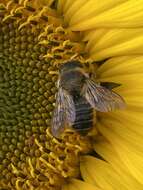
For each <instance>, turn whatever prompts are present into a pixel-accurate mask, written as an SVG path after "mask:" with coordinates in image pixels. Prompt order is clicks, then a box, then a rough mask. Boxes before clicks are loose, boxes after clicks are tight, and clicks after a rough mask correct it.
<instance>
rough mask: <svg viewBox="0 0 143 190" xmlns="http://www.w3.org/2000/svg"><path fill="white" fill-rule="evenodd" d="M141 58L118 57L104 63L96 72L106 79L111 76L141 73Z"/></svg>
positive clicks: (142, 66)
mask: <svg viewBox="0 0 143 190" xmlns="http://www.w3.org/2000/svg"><path fill="white" fill-rule="evenodd" d="M142 62H143V56H120V57H115V58H111V59H109V60H108V61H106V62H105V63H104V64H103V65H101V66H100V67H99V69H98V70H97V72H98V75H100V74H101V75H102V77H108V76H113V75H119V74H120V75H123V74H133V73H143V64H142Z"/></svg>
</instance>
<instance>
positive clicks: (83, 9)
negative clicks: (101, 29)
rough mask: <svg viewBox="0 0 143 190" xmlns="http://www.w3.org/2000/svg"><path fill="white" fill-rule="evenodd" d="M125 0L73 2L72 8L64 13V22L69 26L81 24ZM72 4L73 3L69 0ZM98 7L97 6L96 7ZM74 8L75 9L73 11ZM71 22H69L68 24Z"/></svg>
mask: <svg viewBox="0 0 143 190" xmlns="http://www.w3.org/2000/svg"><path fill="white" fill-rule="evenodd" d="M124 1H125V0H116V1H113V0H106V1H101V2H99V1H98V0H94V1H93V0H88V1H83V0H78V1H74V7H73V6H71V7H70V8H69V10H67V12H65V20H66V21H67V22H68V23H69V25H73V24H75V23H79V22H83V20H84V19H85V20H87V19H89V18H92V17H93V16H96V15H98V14H100V13H102V12H104V11H106V10H108V9H111V8H112V7H115V6H116V5H118V4H119V3H121V2H124ZM71 2H72V3H73V1H72V0H71ZM97 5H98V6H97ZM75 7H77V8H76V9H75ZM70 21H71V22H70Z"/></svg>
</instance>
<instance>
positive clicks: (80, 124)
mask: <svg viewBox="0 0 143 190" xmlns="http://www.w3.org/2000/svg"><path fill="white" fill-rule="evenodd" d="M75 109H76V119H75V122H74V125H73V128H74V129H75V130H77V131H79V132H80V133H82V134H85V133H87V132H88V131H89V130H90V129H91V128H92V126H93V108H92V107H91V106H90V104H89V103H88V102H87V101H86V99H84V98H82V97H81V98H78V99H75Z"/></svg>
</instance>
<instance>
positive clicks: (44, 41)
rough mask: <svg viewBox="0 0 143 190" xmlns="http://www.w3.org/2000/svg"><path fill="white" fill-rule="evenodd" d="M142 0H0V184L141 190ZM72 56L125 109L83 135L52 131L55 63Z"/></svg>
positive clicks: (99, 119) (22, 189) (17, 188)
mask: <svg viewBox="0 0 143 190" xmlns="http://www.w3.org/2000/svg"><path fill="white" fill-rule="evenodd" d="M142 10H143V1H142V0H137V1H135V0H128V1H127V0H116V1H114V0H102V1H101V2H100V1H97V0H88V1H87V0H75V1H72V0H0V146H1V149H0V190H3V189H6V190H28V189H30V190H58V189H62V190H74V189H77V190H105V189H106V190H115V189H116V190H131V189H132V190H135V189H137V190H142V189H143V174H142V169H143V161H142V157H143V153H142V152H143V151H142V150H143V147H142V139H143V138H142V137H143V132H142V127H143V126H142V125H143V124H142V118H143V88H142V84H143V81H142V80H143V78H142V77H143V74H142V73H143V64H142V60H143V28H142V26H143V20H142V17H143V11H142ZM72 57H76V59H78V60H79V61H81V62H82V63H83V64H85V65H86V66H87V69H89V70H90V71H91V72H92V74H93V75H96V80H97V81H98V82H114V83H117V84H120V85H119V86H118V87H116V88H115V91H116V92H117V93H118V94H120V95H121V96H122V97H123V98H124V99H125V102H126V105H127V106H126V109H125V110H116V111H113V112H108V113H100V112H97V113H96V114H95V118H94V119H95V120H96V123H95V126H94V130H93V131H91V134H90V135H91V136H88V135H87V136H81V135H79V134H78V133H77V132H76V131H65V132H64V133H63V135H62V138H61V139H56V138H55V137H53V136H52V134H51V132H50V125H51V124H50V123H51V116H52V112H53V108H54V105H55V93H56V91H57V89H56V86H55V83H56V81H57V73H58V69H59V66H60V65H61V64H62V63H63V62H64V61H67V60H69V59H71V58H72Z"/></svg>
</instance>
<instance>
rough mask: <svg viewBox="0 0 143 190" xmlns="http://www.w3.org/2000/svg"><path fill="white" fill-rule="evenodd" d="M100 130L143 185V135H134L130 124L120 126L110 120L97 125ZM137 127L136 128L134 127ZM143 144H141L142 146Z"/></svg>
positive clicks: (127, 167)
mask: <svg viewBox="0 0 143 190" xmlns="http://www.w3.org/2000/svg"><path fill="white" fill-rule="evenodd" d="M97 127H98V129H99V130H100V132H101V133H102V135H103V136H105V137H106V138H107V139H108V140H109V141H110V143H111V144H112V146H113V147H114V149H115V150H116V152H117V154H118V155H119V157H120V159H121V160H122V162H123V163H124V164H125V166H126V169H127V170H128V171H129V172H130V173H131V174H132V175H133V176H134V178H136V180H137V181H138V182H140V183H141V184H143V175H142V168H143V160H142V158H143V147H142V144H143V140H142V139H143V138H141V137H142V135H140V136H139V135H138V134H135V133H133V132H132V131H131V130H130V129H129V127H130V126H129V124H128V123H126V124H124V125H123V124H120V123H119V122H118V121H113V119H112V120H110V122H109V119H108V121H107V119H106V121H105V120H104V121H103V119H102V121H100V123H99V122H98V125H97ZM134 127H136V126H134ZM140 143H141V144H140Z"/></svg>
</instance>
